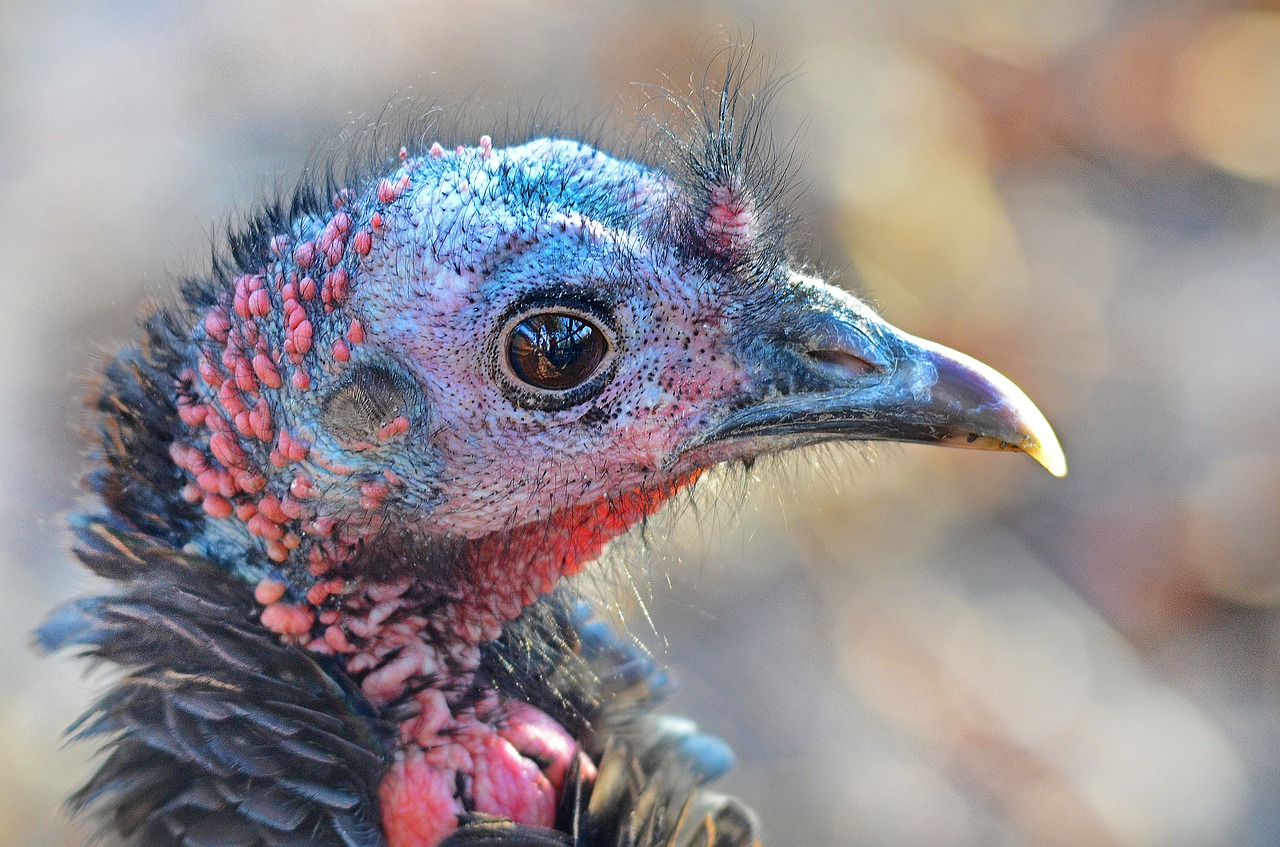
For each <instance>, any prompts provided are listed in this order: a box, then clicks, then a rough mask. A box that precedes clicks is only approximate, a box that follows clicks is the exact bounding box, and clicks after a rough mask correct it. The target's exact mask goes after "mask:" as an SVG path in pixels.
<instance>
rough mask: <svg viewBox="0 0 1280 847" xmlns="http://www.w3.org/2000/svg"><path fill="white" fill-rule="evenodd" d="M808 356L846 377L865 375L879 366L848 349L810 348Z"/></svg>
mask: <svg viewBox="0 0 1280 847" xmlns="http://www.w3.org/2000/svg"><path fill="white" fill-rule="evenodd" d="M808 356H809V358H810V359H811V360H813V361H814V362H817V363H819V364H820V365H822V366H823V367H824V368H825V369H828V370H830V371H833V372H836V373H838V374H839V375H841V376H845V377H856V376H865V375H867V374H869V373H874V372H876V371H877V370H879V368H877V367H876V366H875V365H873V364H871V363H870V362H868V361H867V360H866V359H863V358H861V357H859V356H855V355H854V354H852V353H850V352H849V351H847V350H810V351H808Z"/></svg>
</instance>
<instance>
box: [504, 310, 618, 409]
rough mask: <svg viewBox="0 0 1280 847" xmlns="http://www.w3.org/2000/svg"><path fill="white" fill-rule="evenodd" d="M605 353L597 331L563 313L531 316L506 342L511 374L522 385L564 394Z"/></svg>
mask: <svg viewBox="0 0 1280 847" xmlns="http://www.w3.org/2000/svg"><path fill="white" fill-rule="evenodd" d="M608 349H609V342H608V341H607V340H606V339H605V336H604V333H603V332H602V331H601V330H600V328H599V327H597V326H596V325H595V324H593V323H591V322H590V321H588V320H586V319H585V318H582V317H579V316H578V315H572V314H568V313H566V312H542V313H540V314H536V315H530V316H529V317H527V318H525V319H524V320H523V321H521V322H520V323H518V324H516V327H515V329H513V330H512V331H511V336H510V337H509V339H508V340H507V358H508V360H509V361H510V363H511V370H512V371H513V372H514V373H515V375H516V376H517V377H519V378H520V380H521V381H523V382H526V383H528V384H529V385H532V386H533V387H534V388H541V389H544V390H547V391H567V390H568V389H570V388H576V387H577V386H579V385H581V384H582V383H584V382H586V381H587V379H589V378H590V377H591V375H592V374H594V373H595V372H596V369H597V368H598V367H599V366H600V363H601V362H602V361H604V357H605V353H607V352H608Z"/></svg>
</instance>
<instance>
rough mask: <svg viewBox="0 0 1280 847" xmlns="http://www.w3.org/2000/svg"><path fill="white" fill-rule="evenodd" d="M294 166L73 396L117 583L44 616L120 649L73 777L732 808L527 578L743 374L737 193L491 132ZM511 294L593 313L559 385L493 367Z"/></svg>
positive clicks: (286, 792)
mask: <svg viewBox="0 0 1280 847" xmlns="http://www.w3.org/2000/svg"><path fill="white" fill-rule="evenodd" d="M743 173H745V171H743V172H742V173H738V172H735V173H734V174H733V176H734V178H735V179H737V178H739V177H741V176H742V175H743ZM726 192H727V193H726ZM325 194H328V196H321V195H320V194H319V193H317V192H316V191H315V190H314V189H306V188H304V189H303V190H301V191H300V192H299V194H298V196H297V197H296V198H295V199H294V201H293V202H292V204H290V205H289V206H288V207H285V206H284V205H276V206H270V207H267V208H266V209H264V210H262V211H261V212H260V213H259V214H258V215H257V216H256V217H255V218H254V220H253V221H252V222H251V223H250V224H249V225H248V226H247V227H245V228H244V229H242V230H241V231H239V232H235V233H233V234H232V235H231V236H230V238H229V247H230V251H229V255H228V256H224V257H219V258H216V259H215V265H214V268H213V271H212V274H211V275H210V277H209V278H206V279H194V280H189V281H187V282H186V283H185V284H184V287H183V297H182V302H181V303H179V304H178V305H177V306H175V307H172V308H168V309H162V310H160V311H157V312H156V313H155V314H153V315H152V317H151V318H150V319H149V320H148V322H147V326H146V333H145V335H144V338H143V340H142V342H141V343H140V344H139V345H138V346H137V347H133V348H129V349H126V350H125V351H123V352H122V353H120V354H118V355H117V356H116V357H115V358H114V359H113V361H112V362H111V363H110V364H109V366H108V368H107V370H106V375H105V378H104V379H103V381H102V383H101V387H100V391H99V394H98V395H97V396H96V397H95V398H94V404H95V405H96V407H97V409H98V410H99V411H100V412H101V415H102V417H101V421H102V424H101V439H100V444H99V450H100V454H99V457H98V458H99V459H100V463H99V466H98V467H96V468H95V469H94V470H93V471H92V472H91V473H90V475H89V477H88V484H89V487H90V488H91V490H92V491H93V492H94V493H96V494H97V495H99V496H100V497H101V499H102V501H103V503H104V504H105V507H106V511H105V512H104V513H102V514H99V515H88V516H85V517H83V518H80V519H78V520H77V532H78V535H79V537H80V542H81V546H80V549H79V554H80V555H81V557H82V558H83V559H84V560H85V561H86V563H87V564H88V565H89V566H90V567H91V568H92V569H94V570H95V571H97V572H98V573H100V574H102V575H103V576H106V577H108V578H109V579H112V580H116V581H117V582H118V583H119V590H118V592H117V593H116V594H112V595H107V596H104V597H99V598H94V599H91V600H87V601H83V602H80V603H77V604H74V605H73V606H71V607H68V608H67V609H64V610H63V611H62V612H60V613H58V615H56V616H55V617H54V619H53V620H51V621H50V623H49V624H48V625H46V627H44V628H43V629H42V631H41V634H40V638H41V641H42V643H43V644H44V646H45V647H46V648H48V649H58V648H62V647H68V646H74V647H78V648H79V649H82V650H83V651H85V652H87V653H88V654H90V655H91V656H93V657H94V658H96V659H97V660H99V661H104V662H108V663H112V664H115V665H118V666H120V667H121V668H123V669H124V670H125V671H126V672H127V673H128V676H126V678H125V680H124V681H123V682H122V683H121V684H119V685H118V686H117V687H116V688H114V689H113V690H112V691H111V692H110V693H109V694H108V695H107V696H106V697H105V698H104V699H103V700H102V701H101V702H100V703H99V704H98V705H97V707H96V708H95V710H94V711H93V712H92V713H90V715H89V716H87V717H86V719H85V722H84V723H83V725H82V729H81V730H80V732H81V734H83V735H88V736H93V737H97V738H103V739H105V742H104V743H105V746H106V747H107V748H108V750H110V756H109V758H108V760H107V762H106V764H105V765H104V766H103V768H102V769H101V771H100V772H99V773H98V774H97V775H96V776H95V777H94V779H93V780H92V781H91V783H90V784H89V785H88V786H86V788H85V789H84V791H83V792H82V793H81V794H80V795H79V796H78V798H77V800H76V805H77V806H78V807H82V808H92V809H96V810H98V811H99V813H100V814H102V816H103V819H104V821H105V824H104V830H103V832H104V833H105V834H106V837H108V838H109V839H111V838H114V839H119V840H122V841H124V842H125V843H128V844H137V845H142V844H147V845H159V844H187V845H209V847H221V845H233V844H234V845H241V844H243V845H251V844H263V845H276V844H304V843H305V844H308V845H321V844H347V845H375V844H384V843H385V844H387V845H389V846H390V847H436V845H438V844H441V843H447V844H450V845H460V844H476V845H479V844H491V843H499V842H500V843H510V844H512V845H517V844H527V845H534V844H560V843H578V844H584V845H595V844H599V845H634V847H646V845H655V847H656V845H667V844H671V845H676V844H684V843H706V844H712V843H714V844H720V845H725V847H733V845H738V844H747V843H750V842H751V841H752V840H753V839H754V835H753V826H752V824H751V818H750V815H749V814H748V813H746V812H745V810H743V809H742V808H741V807H740V806H739V805H738V804H736V803H734V802H732V801H728V800H725V799H723V798H718V797H716V796H714V795H710V794H704V793H701V792H699V791H697V790H696V789H697V786H698V785H699V784H700V783H701V782H703V781H704V780H705V779H706V778H709V777H710V776H713V775H715V774H716V773H718V772H719V771H720V770H722V769H723V767H725V766H726V765H727V762H728V759H729V756H728V753H727V751H725V750H724V749H723V747H722V745H720V744H719V743H718V742H715V741H714V740H713V739H708V738H706V737H705V736H701V735H699V734H697V733H696V732H695V731H694V730H693V729H692V728H691V727H690V726H688V725H686V724H685V723H683V722H669V721H667V722H664V721H663V720H661V719H657V718H652V717H646V716H645V715H646V713H647V711H648V710H649V709H650V708H651V707H652V706H653V705H654V704H655V703H656V702H657V700H658V699H660V694H661V692H662V689H663V688H664V683H663V679H664V678H663V677H661V676H660V675H659V674H658V673H657V672H656V671H655V670H654V669H653V667H652V665H651V664H650V663H648V662H647V661H646V660H644V659H643V656H642V654H640V653H639V652H637V650H636V649H635V648H632V647H629V646H627V645H626V643H625V642H623V641H622V640H620V639H619V638H618V637H617V636H615V635H612V634H609V633H605V632H602V631H601V630H600V626H599V625H598V624H593V623H589V622H588V618H587V617H586V616H584V613H583V612H581V611H580V610H578V609H577V607H576V606H575V605H574V604H573V603H572V602H571V601H570V600H568V599H567V595H563V594H558V593H556V587H557V584H558V582H559V580H560V579H561V578H562V577H564V576H566V575H572V574H574V573H576V572H577V571H578V570H580V569H581V568H582V567H583V566H584V565H585V564H586V563H587V562H589V561H590V560H591V559H593V558H595V557H596V556H597V555H598V554H599V552H600V550H601V549H602V547H603V546H604V545H605V544H606V543H607V542H608V541H609V540H610V539H612V538H614V537H615V536H617V535H619V534H620V533H622V532H625V531H626V530H627V529H628V528H629V527H631V526H632V525H633V524H635V523H636V522H637V521H640V520H642V519H644V518H645V517H647V516H648V515H650V514H651V513H652V512H653V511H655V510H656V509H657V508H659V507H660V506H661V505H662V503H663V502H664V501H665V500H666V499H667V498H669V497H670V496H671V495H672V494H674V493H675V492H677V491H678V490H680V489H681V488H683V487H685V486H687V485H689V484H690V483H692V482H693V481H695V480H696V478H697V477H698V475H699V474H700V472H701V470H702V469H703V467H704V466H705V465H706V464H708V463H707V462H696V463H688V462H682V461H681V450H680V448H681V444H682V443H683V442H685V441H686V440H687V439H689V438H690V437H692V436H693V435H694V434H696V433H697V432H698V430H699V428H700V427H703V426H705V422H706V420H707V419H708V418H709V416H712V415H713V414H716V413H722V412H723V411H724V410H725V409H726V408H729V407H731V406H732V405H733V404H735V403H742V402H745V400H746V399H749V398H750V397H752V396H758V395H762V394H765V393H768V392H769V391H771V390H774V388H775V387H774V386H772V384H771V382H770V379H771V378H769V377H767V376H762V375H761V373H756V374H753V373H752V372H751V369H750V368H749V367H748V366H747V364H746V363H744V361H743V358H742V351H743V349H744V341H743V339H744V337H745V338H750V337H753V333H754V332H755V331H756V330H757V329H758V326H757V325H756V324H752V326H750V327H747V328H746V329H744V325H743V316H744V315H757V316H759V315H767V314H768V313H769V312H770V310H771V309H772V301H773V300H775V299H776V297H777V296H778V295H779V293H782V292H784V291H785V289H786V288H787V287H788V286H790V285H796V284H798V283H796V282H795V281H794V280H792V279H791V277H789V276H787V275H786V274H785V273H783V274H782V275H778V274H777V273H774V271H775V270H776V269H777V265H778V262H779V261H780V259H781V256H780V254H779V255H778V256H769V255H765V254H764V253H763V252H761V251H756V250H754V249H753V243H754V239H755V237H756V236H757V235H758V234H759V233H758V232H757V227H758V224H759V220H760V216H761V213H759V212H758V211H756V210H755V209H754V206H753V202H754V201H753V200H752V196H751V195H750V194H746V193H742V192H739V191H738V190H737V189H736V188H735V187H734V186H732V185H729V184H728V183H726V185H725V186H722V190H720V191H719V192H718V193H715V192H710V190H709V189H708V193H707V197H708V198H710V199H708V200H707V203H708V204H710V205H705V204H704V206H702V207H698V206H697V203H696V200H697V196H698V195H697V192H696V191H695V192H692V193H691V192H690V191H689V190H687V189H685V188H681V187H680V186H679V185H678V183H677V181H676V180H674V179H673V178H672V177H671V176H669V175H666V174H664V173H662V172H660V171H655V170H650V169H646V168H644V167H641V166H639V165H637V164H634V163H630V162H625V161H621V160H618V159H614V158H611V157H609V156H607V155H605V154H603V153H601V152H599V151H597V150H595V149H593V148H591V147H589V146H586V145H583V144H581V143H578V142H575V141H568V140H551V139H541V140H536V141H532V142H529V143H526V144H523V145H518V146H514V147H509V148H505V149H494V148H493V147H492V145H491V143H490V141H489V139H488V138H487V137H486V138H482V139H481V140H480V143H479V145H478V146H476V147H471V148H465V147H458V148H456V149H455V150H450V151H447V152H446V151H445V150H444V149H443V148H442V147H440V146H439V145H433V146H432V147H430V148H427V149H424V150H422V151H420V152H419V153H418V154H417V155H410V154H409V153H408V152H407V151H403V150H402V151H401V153H400V156H399V158H398V160H396V161H395V162H394V164H393V165H392V166H391V167H390V168H388V169H387V170H385V171H383V172H381V173H378V174H374V175H364V176H360V175H357V176H354V177H352V179H351V180H349V181H348V182H347V183H346V184H344V185H342V186H341V187H335V189H334V190H333V191H331V192H325ZM744 210H746V211H745V213H744ZM691 216H692V217H691ZM695 219H696V220H695ZM699 221H701V222H702V223H699ZM760 243H761V244H762V245H767V241H766V240H761V242H760ZM748 264H750V265H751V271H750V272H746V271H745V270H743V269H744V268H746V267H747V265H748ZM538 308H568V309H571V310H574V311H576V312H577V313H581V314H587V315H590V316H592V318H593V319H594V320H596V321H598V323H599V326H600V328H601V331H602V332H604V333H605V334H606V336H607V339H608V358H607V360H606V362H605V364H604V365H603V366H602V367H601V368H600V371H599V374H598V376H597V377H595V378H593V379H592V380H591V381H589V382H588V383H587V385H586V386H585V387H584V389H583V391H585V392H588V394H587V395H586V396H585V397H584V399H583V400H582V402H573V403H570V404H567V405H566V404H565V403H563V402H559V401H558V400H555V399H554V398H552V399H551V400H548V397H547V396H546V395H545V394H539V393H538V392H537V391H533V390H530V389H529V387H528V386H526V385H522V384H520V383H519V382H518V381H517V380H514V379H513V378H512V374H511V373H510V372H509V365H507V364H506V363H505V359H504V352H503V349H502V344H503V341H502V339H503V338H504V337H505V335H504V333H505V332H506V330H507V327H508V326H509V325H510V323H511V322H512V321H515V320H519V319H520V317H521V315H523V314H525V313H527V312H528V311H529V310H531V309H538ZM766 323H767V322H766ZM753 379H754V382H753V383H752V384H751V385H750V386H747V383H751V382H752V380H753ZM744 386H745V388H744Z"/></svg>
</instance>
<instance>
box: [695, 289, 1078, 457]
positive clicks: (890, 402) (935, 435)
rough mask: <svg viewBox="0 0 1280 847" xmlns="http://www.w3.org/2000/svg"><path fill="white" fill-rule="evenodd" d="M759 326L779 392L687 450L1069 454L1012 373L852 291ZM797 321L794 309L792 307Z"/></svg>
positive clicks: (761, 353)
mask: <svg viewBox="0 0 1280 847" xmlns="http://www.w3.org/2000/svg"><path fill="white" fill-rule="evenodd" d="M812 287H813V288H814V289H815V290H814V291H813V292H812V293H813V296H812V297H805V298H802V299H800V301H799V302H796V301H793V303H792V307H791V309H784V310H782V313H779V314H776V315H775V317H774V319H775V320H778V321H781V322H783V324H784V329H782V330H781V331H775V332H774V333H773V334H772V335H770V334H769V333H767V332H765V333H757V334H756V338H762V337H763V338H773V339H780V340H775V341H772V342H770V341H756V342H753V343H752V344H751V345H750V347H749V349H748V352H747V356H748V357H750V358H754V359H755V360H756V365H757V372H759V373H762V374H766V375H768V374H771V373H772V374H773V378H772V380H770V379H769V377H768V376H766V377H765V379H764V381H763V382H764V383H765V384H767V385H768V386H769V388H768V389H766V390H765V391H763V392H761V394H760V395H758V397H757V399H754V400H751V401H747V402H745V403H744V405H742V406H741V407H739V408H737V409H735V410H733V411H731V412H729V413H728V414H727V415H725V416H723V417H721V418H720V419H719V420H717V421H715V422H713V423H712V424H711V426H710V427H709V428H708V429H706V430H704V431H703V432H701V433H700V434H699V435H697V436H695V437H694V438H693V439H691V440H690V442H688V443H687V444H686V445H684V448H683V449H682V451H681V453H682V454H684V455H688V454H689V453H690V452H691V451H697V452H698V453H701V452H703V451H706V452H708V453H710V454H712V455H714V456H716V457H717V458H723V457H725V456H727V455H734V454H736V455H740V456H745V455H755V454H758V453H762V452H771V451H774V450H777V449H785V448H787V447H793V446H800V445H805V444H815V443H820V442H825V441H834V440H849V441H905V442H918V443H924V444H941V445H946V446H949V447H965V448H969V449H977V450H1017V451H1021V452H1023V453H1026V454H1027V455H1028V456H1030V457H1031V458H1033V459H1035V460H1036V461H1037V462H1039V463H1040V464H1041V465H1042V466H1044V468H1045V469H1046V470H1048V471H1049V473H1051V474H1053V475H1054V476H1058V477H1060V476H1064V475H1066V473H1067V460H1066V457H1065V455H1064V454H1063V452H1062V447H1061V445H1060V444H1059V443H1058V438H1057V436H1056V435H1054V432H1053V428H1052V427H1051V426H1050V425H1049V422H1048V421H1047V420H1045V417H1044V415H1043V414H1042V413H1041V412H1040V410H1039V409H1037V408H1036V406H1035V404H1034V403H1032V402H1031V400H1030V399H1029V398H1028V397H1027V395H1026V394H1025V393H1023V391H1022V390H1021V389H1020V388H1018V386H1016V385H1014V384H1013V382H1012V381H1010V380H1009V379H1008V378H1007V377H1005V376H1004V375H1003V374H1000V373H999V372H997V371H996V370H995V369H993V368H991V367H989V366H987V365H985V364H983V363H982V362H979V361H977V360H976V359H973V358H971V357H969V356H966V355H965V354H963V353H959V352H957V351H955V350H952V349H950V348H947V347H944V346H942V345H940V344H935V343H933V342H931V341H927V340H925V339H921V338H916V337H914V336H912V335H908V334H907V333H905V332H902V331H901V330H899V329H897V328H896V327H893V326H891V325H889V324H887V323H885V322H884V321H882V320H880V319H879V318H878V317H876V316H874V315H872V314H871V313H870V312H869V310H867V309H866V308H865V307H862V306H861V304H858V303H857V301H853V300H852V298H849V297H848V296H847V295H844V294H843V293H840V292H836V291H835V289H831V288H829V287H828V286H825V285H819V284H813V286H812ZM792 309H793V310H794V311H793V312H792V314H791V315H790V317H788V316H787V315H786V314H785V312H786V311H791V310H792Z"/></svg>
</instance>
